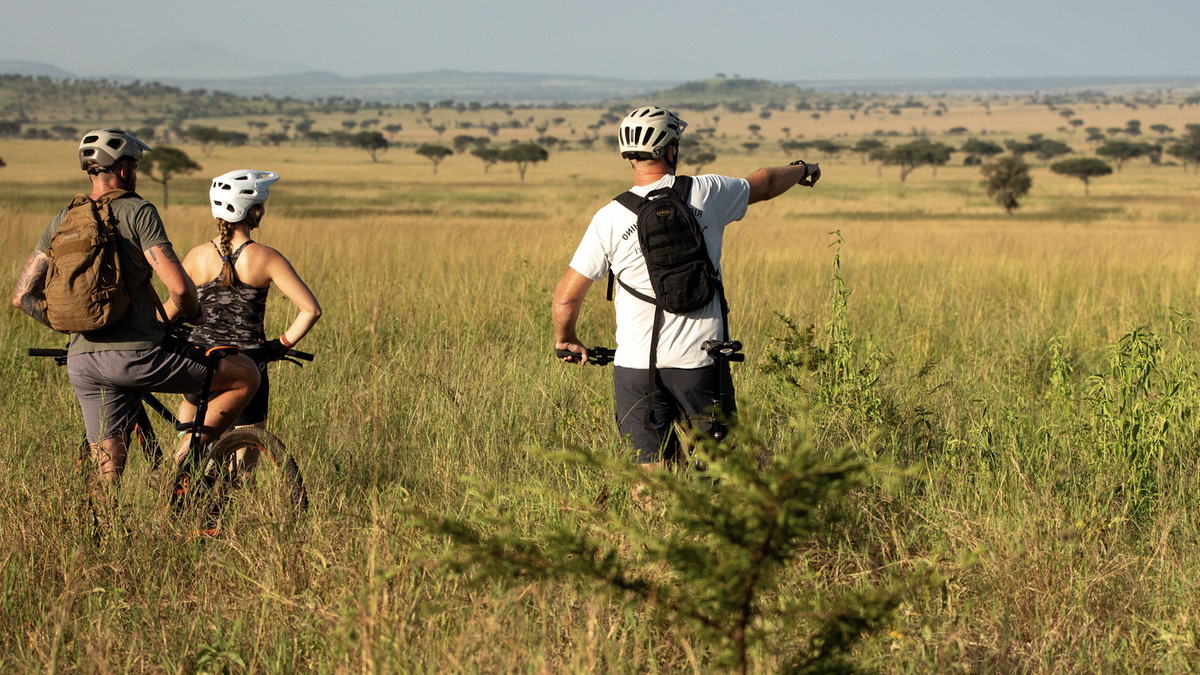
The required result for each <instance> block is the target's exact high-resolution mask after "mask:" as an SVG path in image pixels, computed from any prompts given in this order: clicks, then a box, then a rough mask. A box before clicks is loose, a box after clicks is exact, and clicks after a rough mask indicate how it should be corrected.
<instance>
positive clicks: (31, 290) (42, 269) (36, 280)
mask: <svg viewBox="0 0 1200 675" xmlns="http://www.w3.org/2000/svg"><path fill="white" fill-rule="evenodd" d="M49 269H50V257H49V256H47V255H46V254H45V253H42V252H41V251H34V252H33V253H30V254H29V257H28V258H26V259H25V266H24V267H22V268H21V276H19V277H18V278H17V287H16V288H14V289H13V295H12V304H13V307H16V308H17V309H20V310H21V311H23V312H25V313H26V314H28V315H29V316H31V317H33V318H34V320H36V321H37V322H39V323H41V324H43V325H45V326H46V327H49V326H50V322H49V321H47V320H46V293H45V290H46V272H47V271H48V270H49Z"/></svg>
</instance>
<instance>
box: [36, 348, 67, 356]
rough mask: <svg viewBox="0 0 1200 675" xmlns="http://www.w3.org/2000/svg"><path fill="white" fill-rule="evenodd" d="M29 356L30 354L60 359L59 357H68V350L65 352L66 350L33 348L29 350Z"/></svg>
mask: <svg viewBox="0 0 1200 675" xmlns="http://www.w3.org/2000/svg"><path fill="white" fill-rule="evenodd" d="M27 354H28V355H29V356H52V357H55V358H58V357H63V356H66V355H67V350H65V349H36V348H31V349H29V350H28V352H27Z"/></svg>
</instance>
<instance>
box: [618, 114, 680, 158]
mask: <svg viewBox="0 0 1200 675" xmlns="http://www.w3.org/2000/svg"><path fill="white" fill-rule="evenodd" d="M686 128H687V122H684V121H683V120H681V119H679V118H678V117H676V116H675V113H673V112H671V111H670V110H667V109H666V108H660V107H658V106H656V105H652V106H647V107H645V108H638V109H637V110H634V111H633V112H631V113H629V114H628V115H626V116H625V119H623V120H621V128H620V130H619V131H618V132H617V140H618V141H619V142H620V147H621V156H622V157H624V158H625V159H659V158H660V157H662V156H663V153H665V152H666V151H667V146H668V145H670V144H671V143H673V142H675V141H678V140H679V137H680V136H682V135H683V130H684V129H686Z"/></svg>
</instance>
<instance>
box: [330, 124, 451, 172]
mask: <svg viewBox="0 0 1200 675" xmlns="http://www.w3.org/2000/svg"><path fill="white" fill-rule="evenodd" d="M350 144H351V145H353V146H354V147H356V148H361V149H363V150H366V151H367V152H369V153H371V161H372V162H378V161H379V158H378V157H377V156H376V153H378V152H379V151H380V150H382V151H384V152H387V149H388V140H387V139H386V138H384V137H383V134H381V133H379V132H378V131H360V132H358V133H357V134H354V136H352V137H351V138H350ZM434 173H436V171H435V172H434Z"/></svg>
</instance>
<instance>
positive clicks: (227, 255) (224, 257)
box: [217, 219, 237, 288]
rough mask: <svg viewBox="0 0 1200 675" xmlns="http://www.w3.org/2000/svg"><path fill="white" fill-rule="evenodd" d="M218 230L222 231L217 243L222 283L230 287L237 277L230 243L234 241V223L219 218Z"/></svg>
mask: <svg viewBox="0 0 1200 675" xmlns="http://www.w3.org/2000/svg"><path fill="white" fill-rule="evenodd" d="M217 231H218V232H220V233H221V241H220V243H219V244H217V251H218V252H220V254H221V281H220V284H221V285H222V286H225V287H227V288H228V287H231V286H233V280H234V279H236V278H237V277H236V275H235V274H234V271H233V250H232V248H231V247H230V245H229V242H231V241H233V225H232V224H231V223H227V222H225V221H224V220H220V219H218V220H217Z"/></svg>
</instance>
